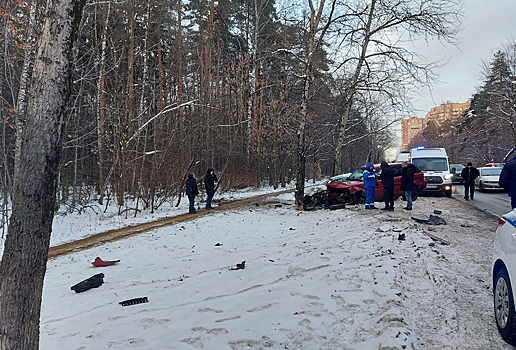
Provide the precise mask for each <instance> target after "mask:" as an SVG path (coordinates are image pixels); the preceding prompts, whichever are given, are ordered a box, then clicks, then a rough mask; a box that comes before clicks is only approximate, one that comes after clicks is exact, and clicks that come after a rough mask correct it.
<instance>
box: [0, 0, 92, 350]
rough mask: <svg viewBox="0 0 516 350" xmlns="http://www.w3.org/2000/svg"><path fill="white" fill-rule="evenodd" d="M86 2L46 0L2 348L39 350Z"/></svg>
mask: <svg viewBox="0 0 516 350" xmlns="http://www.w3.org/2000/svg"><path fill="white" fill-rule="evenodd" d="M85 3H86V0H48V2H47V7H46V16H45V20H44V23H43V27H42V33H41V36H40V38H39V43H40V44H39V48H38V51H37V55H36V60H35V64H34V69H33V79H32V84H31V89H30V93H29V99H28V105H27V116H28V117H27V121H26V124H25V130H24V133H23V139H22V148H21V151H22V152H21V158H20V171H19V173H18V174H17V175H16V177H15V180H14V187H13V214H12V217H11V222H10V224H9V233H8V235H7V240H6V243H5V251H4V255H3V260H2V264H1V265H0V296H1V297H0V320H2V322H1V323H0V349H2V350H8V349H17V350H38V348H39V320H40V311H41V297H42V290H43V279H44V277H45V271H46V263H47V257H48V247H49V243H50V233H51V231H52V219H53V216H54V204H55V194H56V188H57V178H58V172H59V160H60V157H61V149H62V143H61V142H62V131H63V127H64V120H65V115H64V114H65V109H66V105H67V102H68V98H69V96H70V85H71V73H72V67H71V62H72V57H71V56H72V48H73V43H74V41H75V39H76V38H77V32H78V29H79V24H80V21H81V16H82V10H83V8H84V5H85Z"/></svg>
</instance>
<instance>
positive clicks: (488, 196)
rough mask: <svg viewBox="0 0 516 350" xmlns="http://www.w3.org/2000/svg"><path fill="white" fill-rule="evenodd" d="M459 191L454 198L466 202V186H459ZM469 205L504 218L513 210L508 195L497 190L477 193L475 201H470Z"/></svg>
mask: <svg viewBox="0 0 516 350" xmlns="http://www.w3.org/2000/svg"><path fill="white" fill-rule="evenodd" d="M457 189H458V191H459V193H458V194H454V195H453V196H454V197H456V198H458V199H460V200H464V186H463V185H457ZM469 204H470V205H473V206H475V207H477V208H478V209H481V210H485V211H488V212H491V213H493V214H495V215H498V216H502V215H503V214H505V213H507V212H508V211H510V210H511V199H510V198H509V196H508V195H507V193H506V192H502V191H497V190H494V191H493V190H492V191H486V192H479V191H475V199H474V200H470V201H469Z"/></svg>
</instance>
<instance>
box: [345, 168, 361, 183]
mask: <svg viewBox="0 0 516 350" xmlns="http://www.w3.org/2000/svg"><path fill="white" fill-rule="evenodd" d="M363 175H364V172H363V171H362V170H361V169H357V170H355V171H354V172H352V173H351V175H349V176H348V178H347V179H346V180H348V181H350V180H351V181H363V180H364V178H363Z"/></svg>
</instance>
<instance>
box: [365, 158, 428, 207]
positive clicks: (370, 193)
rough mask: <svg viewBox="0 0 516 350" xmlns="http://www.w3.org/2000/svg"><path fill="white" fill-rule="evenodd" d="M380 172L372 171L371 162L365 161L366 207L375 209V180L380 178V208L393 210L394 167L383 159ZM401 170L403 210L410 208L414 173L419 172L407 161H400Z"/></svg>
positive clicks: (413, 188) (413, 187)
mask: <svg viewBox="0 0 516 350" xmlns="http://www.w3.org/2000/svg"><path fill="white" fill-rule="evenodd" d="M380 167H381V169H382V172H381V173H380V175H379V176H378V174H377V173H376V172H375V171H374V165H373V163H367V165H366V169H365V170H364V175H363V178H364V188H365V191H366V201H365V208H366V209H377V208H376V207H375V206H374V201H375V198H376V186H377V180H382V184H383V198H384V201H385V207H384V208H382V210H387V211H393V210H394V169H393V168H392V167H391V166H390V165H389V164H388V163H387V162H386V161H383V162H382V163H381V165H380ZM401 167H402V168H403V171H402V173H401V190H402V191H403V192H404V193H405V197H406V199H407V205H406V206H405V207H404V208H403V209H405V210H412V192H414V190H415V186H414V174H415V173H418V172H420V170H419V169H418V168H416V167H415V166H414V165H413V164H409V163H407V162H403V163H401Z"/></svg>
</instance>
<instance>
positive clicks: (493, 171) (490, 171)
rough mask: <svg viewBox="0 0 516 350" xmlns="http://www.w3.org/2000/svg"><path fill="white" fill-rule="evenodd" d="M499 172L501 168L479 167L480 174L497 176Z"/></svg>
mask: <svg viewBox="0 0 516 350" xmlns="http://www.w3.org/2000/svg"><path fill="white" fill-rule="evenodd" d="M501 172H502V168H491V169H481V170H480V175H482V176H499V175H500V173H501Z"/></svg>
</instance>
